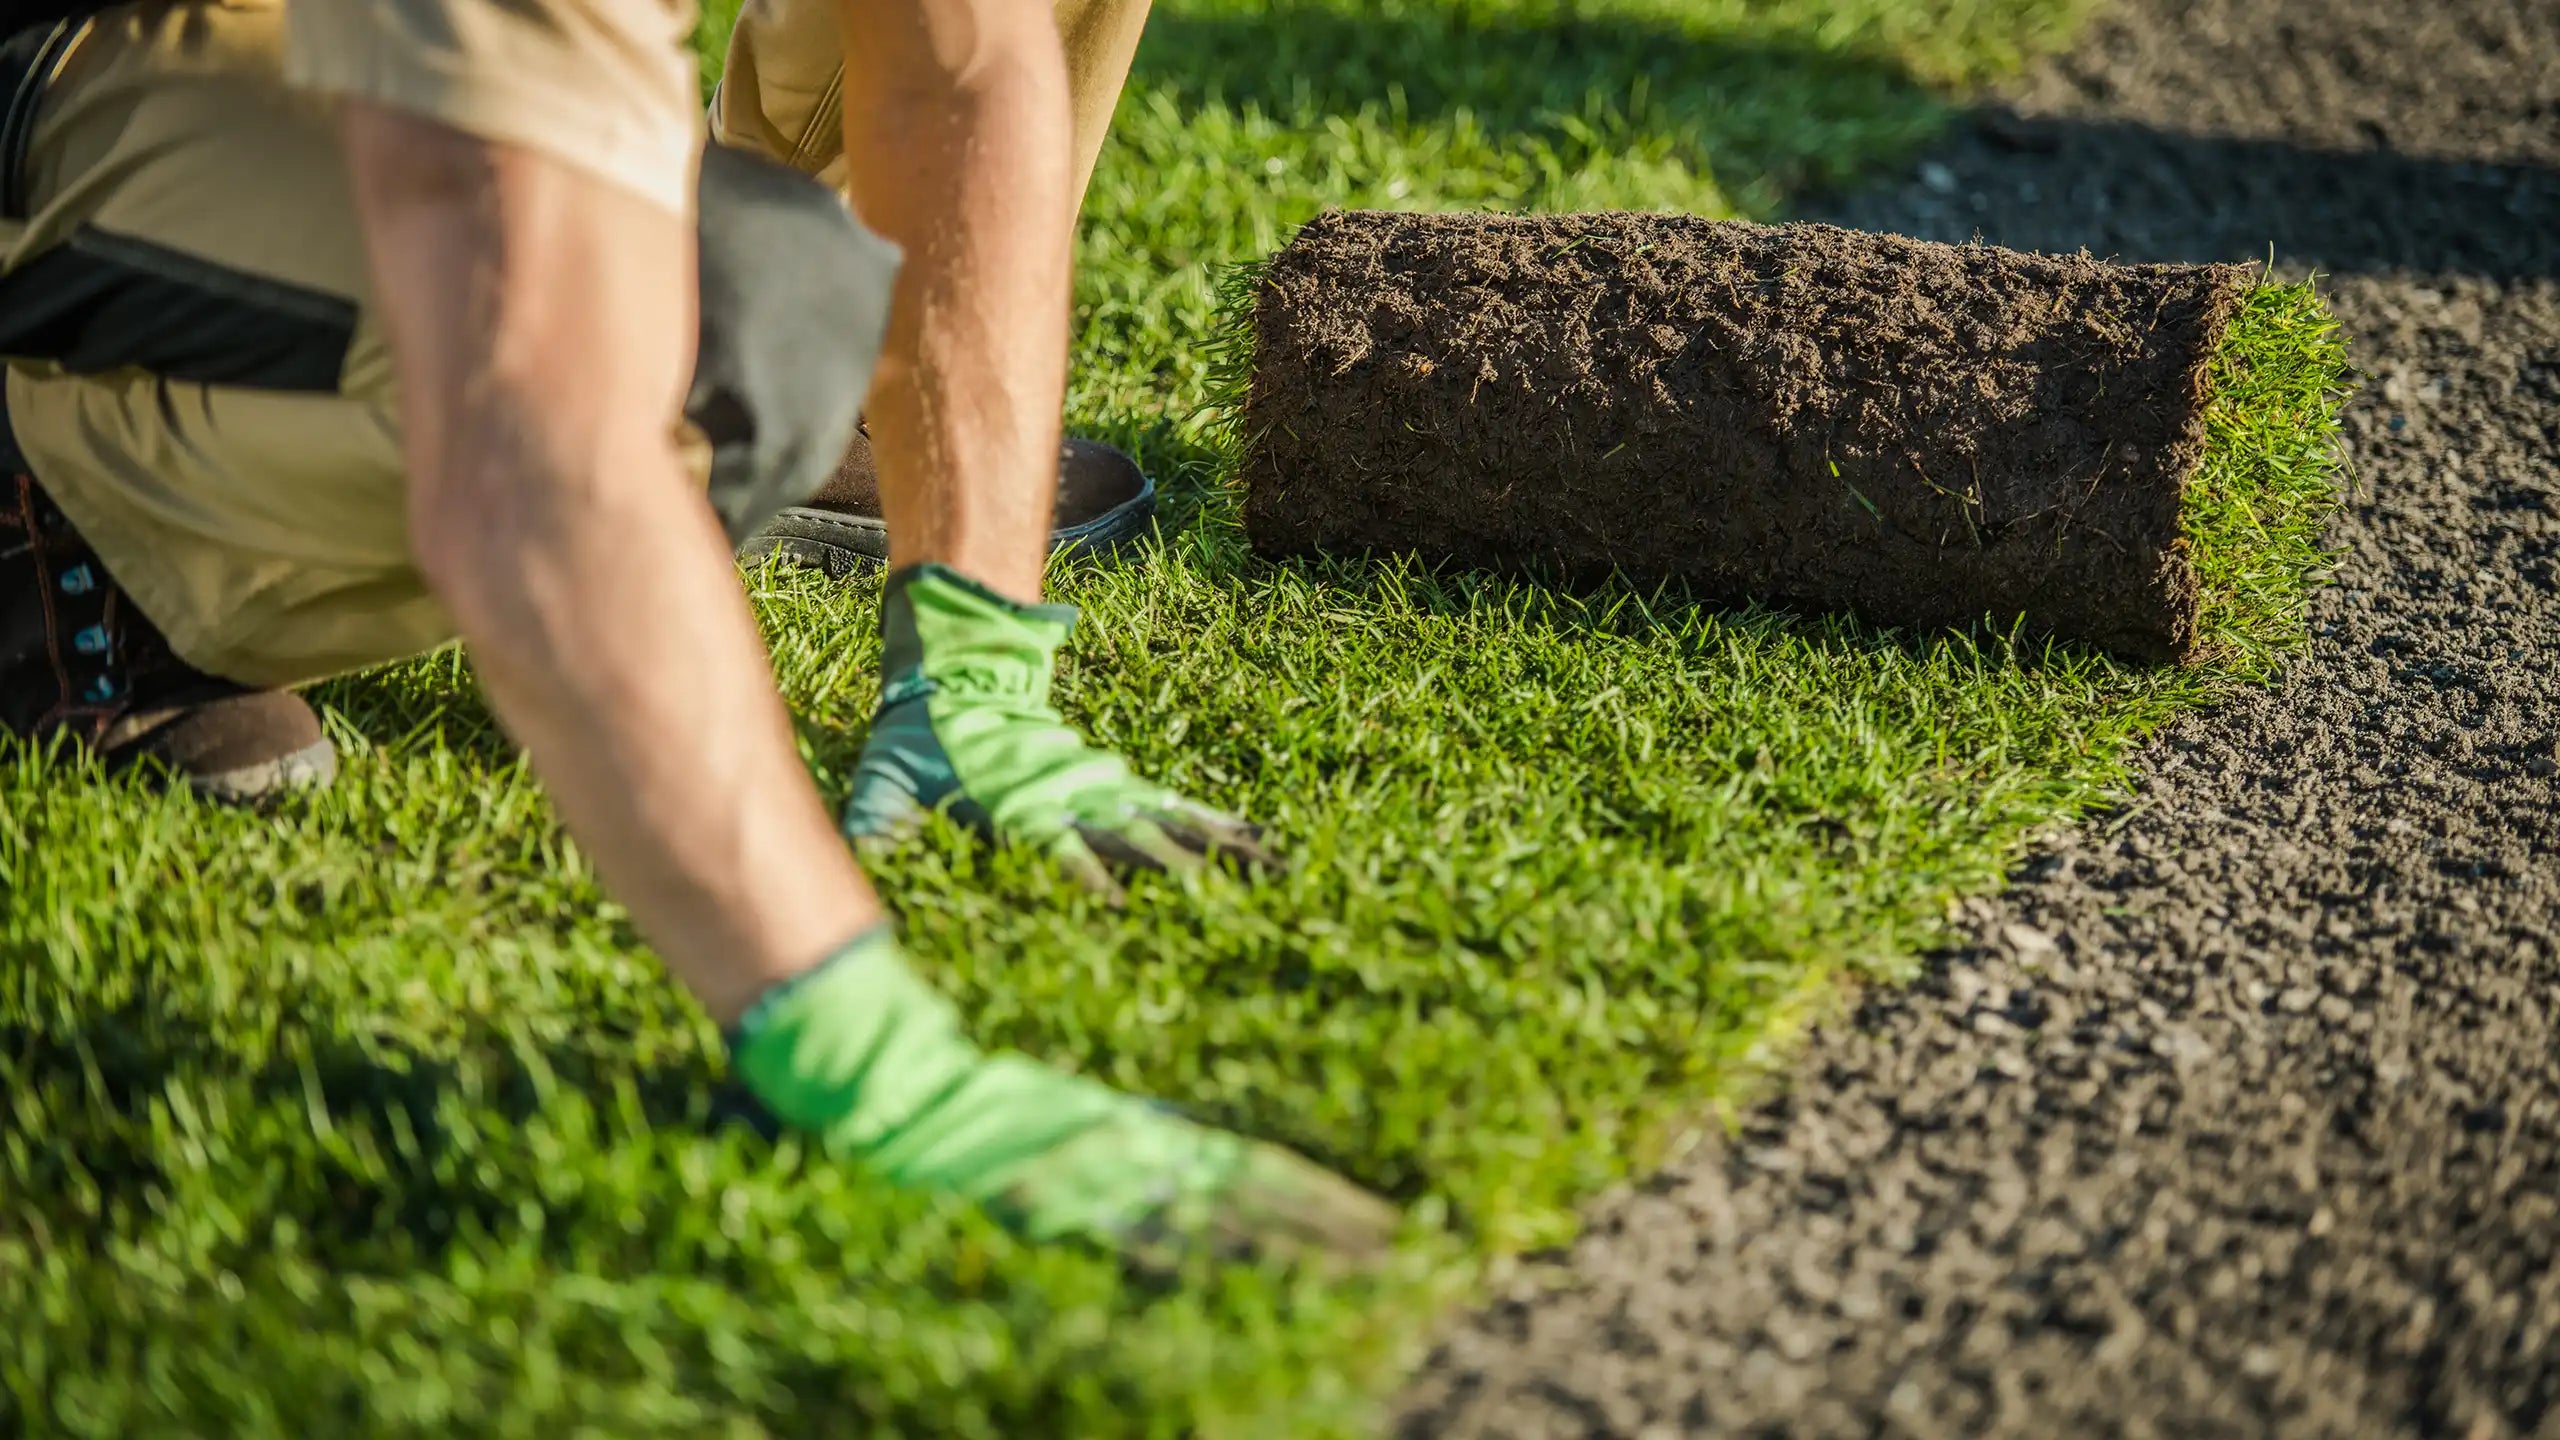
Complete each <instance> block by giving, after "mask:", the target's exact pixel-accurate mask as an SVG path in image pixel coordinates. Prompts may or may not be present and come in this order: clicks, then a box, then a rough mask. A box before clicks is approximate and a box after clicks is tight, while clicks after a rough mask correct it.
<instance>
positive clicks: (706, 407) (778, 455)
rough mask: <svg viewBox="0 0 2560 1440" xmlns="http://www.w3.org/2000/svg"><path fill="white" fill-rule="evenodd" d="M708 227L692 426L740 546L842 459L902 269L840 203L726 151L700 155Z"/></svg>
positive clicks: (813, 185) (688, 409)
mask: <svg viewBox="0 0 2560 1440" xmlns="http://www.w3.org/2000/svg"><path fill="white" fill-rule="evenodd" d="M701 215H702V221H701V225H702V230H701V247H702V259H701V271H702V341H701V348H700V352H699V354H698V357H697V359H696V361H695V366H694V378H693V388H692V391H691V393H690V394H689V395H688V396H687V397H686V401H685V416H686V418H687V419H689V420H691V421H692V422H693V424H694V425H695V427H696V428H698V429H699V430H700V431H701V432H702V434H703V437H704V438H705V439H706V440H707V441H708V442H709V444H710V447H711V503H712V506H713V508H714V509H716V510H717V511H718V512H719V514H720V519H721V522H722V523H723V524H724V525H726V526H727V527H728V530H729V536H730V538H731V539H732V540H743V539H745V538H746V536H748V535H749V534H751V533H753V532H754V531H755V530H756V528H757V527H759V526H761V525H762V524H763V523H764V522H765V521H767V520H769V519H771V518H772V517H773V515H774V514H775V513H776V512H777V511H779V510H780V509H781V508H782V507H783V506H786V505H795V504H798V503H800V502H801V501H803V500H806V499H807V498H808V497H809V496H811V495H813V494H815V493H816V492H817V490H818V488H819V486H820V485H822V484H824V483H825V481H826V478H827V476H828V475H829V474H830V473H831V472H832V471H833V470H834V469H835V466H836V464H837V462H838V461H839V460H840V459H841V458H842V456H843V453H844V448H845V446H846V444H847V443H848V442H849V441H850V440H851V439H852V438H853V430H854V425H855V423H856V422H857V421H858V420H859V418H860V415H861V410H862V400H863V395H864V393H865V392H866V391H867V390H869V389H870V386H871V372H872V370H873V368H874V367H875V366H876V365H877V364H878V362H879V358H880V347H881V344H882V341H883V339H884V338H885V337H886V335H887V333H888V325H889V301H890V292H891V289H892V287H893V285H894V284H895V282H896V280H897V273H898V259H899V257H898V251H897V248H896V247H895V246H893V245H891V244H890V243H889V242H888V241H886V240H883V239H881V238H880V237H879V236H877V235H874V234H872V233H871V232H870V231H868V230H866V229H864V228H863V227H862V225H861V224H860V223H859V222H858V221H856V220H855V219H854V218H853V216H852V215H851V214H850V213H849V212H848V211H847V210H846V209H845V207H844V203H843V202H842V201H841V200H839V199H837V198H836V195H835V193H834V192H833V191H831V190H829V189H827V188H826V187H825V186H823V185H821V184H819V183H818V182H816V181H814V180H811V179H809V178H808V177H807V176H804V175H802V174H800V173H799V172H797V171H794V170H791V169H789V168H787V167H785V166H781V165H777V164H774V163H773V162H771V161H768V160H765V159H763V158H761V157H758V156H755V155H750V154H748V153H746V152H745V151H742V150H735V149H730V148H728V147H724V146H718V145H715V146H712V147H711V148H710V150H709V151H708V152H707V153H706V154H705V155H704V157H703V164H702V185H701Z"/></svg>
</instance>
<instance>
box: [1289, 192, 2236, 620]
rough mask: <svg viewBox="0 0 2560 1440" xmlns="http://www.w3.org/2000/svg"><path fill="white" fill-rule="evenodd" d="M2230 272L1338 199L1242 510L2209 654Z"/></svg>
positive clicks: (1840, 603) (1826, 233)
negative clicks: (2216, 367)
mask: <svg viewBox="0 0 2560 1440" xmlns="http://www.w3.org/2000/svg"><path fill="white" fill-rule="evenodd" d="M2249 279H2250V277H2249V273H2248V272H2247V271H2246V270H2245V269H2243V268H2242V267H2239V266H2233V265H2175V266H2170V265H2144V266H2124V265H2103V264H2099V263H2097V262H2095V261H2092V260H2089V259H2086V258H2085V257H2073V258H2068V259H2058V258H2053V257H2049V256H2039V255H2029V254H2022V253H2019V252H2017V251H2014V250H2004V249H2000V248H1997V247H1994V246H1988V245H1965V246H1955V245H1938V244H1930V243H1926V242H1921V241H1914V240H1908V239H1904V238H1901V237H1898V236H1891V235H1878V234H1873V233H1868V232H1862V231H1856V230H1844V229H1840V228H1838V227H1835V226H1828V225H1784V226H1759V225H1746V224H1741V223H1737V222H1730V221H1711V220H1699V219H1692V218H1688V217H1684V216H1658V215H1564V216H1538V217H1508V216H1488V215H1402V214H1378V213H1352V214H1334V215H1327V216H1325V217H1323V218H1321V219H1319V220H1317V221H1315V222H1314V223H1313V224H1310V225H1309V226H1307V227H1306V229H1305V230H1304V231H1303V232H1302V233H1300V234H1299V236H1298V237H1297V239H1296V240H1295V241H1293V242H1292V243H1291V244H1290V245H1289V247H1288V248H1287V249H1285V250H1283V251H1281V252H1280V253H1279V255H1277V256H1276V257H1274V258H1273V260H1272V262H1271V265H1270V268H1269V270H1268V271H1267V272H1266V273H1265V274H1264V276H1263V279H1262V283H1261V285H1260V287H1259V289H1258V291H1257V296H1258V303H1257V305H1256V306H1255V309H1254V322H1255V330H1256V333H1257V334H1258V335H1259V337H1260V344H1259V346H1258V349H1257V352H1256V363H1255V367H1254V376H1253V386H1252V392H1251V396H1250V400H1249V403H1248V405H1247V408H1246V411H1245V416H1244V431H1245V434H1246V435H1247V436H1248V437H1249V438H1248V441H1247V447H1246V450H1245V458H1244V464H1243V467H1242V475H1243V478H1244V481H1245V483H1246V485H1247V487H1248V488H1247V500H1246V506H1245V521H1246V525H1247V528H1248V530H1249V531H1250V532H1251V534H1252V536H1253V541H1254V544H1255V546H1256V547H1257V548H1260V549H1262V550H1263V551H1265V552H1266V553H1272V554H1279V555H1310V554H1328V553H1342V552H1351V551H1362V550H1381V551H1418V552H1420V553H1421V554H1423V555H1425V556H1426V557H1428V558H1430V559H1432V560H1434V561H1453V562H1455V563H1457V564H1459V565H1463V566H1470V567H1490V568H1506V567H1510V568H1516V567H1519V566H1522V565H1554V566H1558V567H1561V568H1562V569H1563V570H1564V571H1566V572H1568V573H1573V574H1579V575H1583V576H1592V577H1596V576H1605V575H1607V574H1608V573H1609V572H1610V571H1612V570H1613V569H1614V570H1620V571H1624V572H1626V573H1627V574H1629V575H1631V576H1633V577H1635V578H1636V579H1638V580H1639V581H1659V580H1680V581H1685V582H1687V584H1688V587H1689V589H1690V592H1691V593H1692V594H1695V595H1698V596H1699V597H1701V598H1704V599H1709V600H1717V601H1724V602H1727V603H1733V604H1746V603H1749V602H1752V601H1778V602H1789V603H1793V604H1797V605H1801V606H1804V607H1807V608H1811V609H1817V610H1849V611H1853V612H1856V613H1858V614H1861V615H1863V616H1866V617H1867V618H1869V619H1870V620H1873V621H1875V622H1877V623H1881V624H1887V625H1916V626H1927V627H1938V626H1963V625H1967V624H1971V623H1974V622H1977V621H1986V620H1987V621H1988V622H1989V623H1990V625H1991V626H1992V628H1994V629H1995V630H2005V629H2007V628H2008V627H2009V625H2010V623H2011V622H2012V621H2013V620H2014V619H2016V618H2017V617H2020V616H2023V617H2025V619H2026V621H2027V622H2028V624H2029V626H2030V627H2031V628H2032V629H2034V630H2037V631H2042V632H2044V633H2049V634H2055V635H2059V636H2061V637H2064V638H2067V639H2075V640H2085V641H2089V642H2091V643H2094V644H2096V645H2099V646H2101V647H2102V648H2105V649H2108V650H2112V651H2115V652H2117V653H2119V654H2123V655H2126V656H2128V657H2131V658H2134V659H2138V660H2145V661H2175V660H2181V659H2185V658H2188V656H2189V654H2190V651H2191V650H2192V649H2193V648H2194V644H2195V641H2196V639H2197V631H2198V627H2197V618H2198V598H2199V597H2198V591H2197V585H2196V578H2195V573H2194V569H2193V567H2192V566H2191V565H2189V564H2188V563H2187V560H2186V556H2185V540H2184V537H2183V535H2182V533H2181V531H2182V529H2183V526H2182V523H2181V511H2180V499H2181V496H2182V494H2183V491H2184V487H2185V485H2186V483H2187V480H2188V477H2189V476H2190V475H2192V474H2193V473H2194V471H2195V469H2196V464H2197V461H2198V460H2199V458H2201V456H2202V453H2203V450H2204V412H2205V408H2206V405H2207V402H2208V398H2209V397H2208V394H2207V390H2206V385H2205V374H2206V370H2207V368H2208V366H2209V365H2210V364H2211V362H2212V360H2213V358H2214V356H2215V353H2216V351H2217V349H2218V347H2219V346H2220V344H2221V342H2222V339H2223V335H2224V333H2225V331H2226V329H2227V327H2228V326H2229V324H2230V321H2231V317H2232V315H2233V313H2234V311H2235V310H2236V309H2237V308H2238V306H2239V301H2240V296H2241V294H2242V293H2243V291H2244V290H2245V288H2246V287H2247V285H2248V283H2249Z"/></svg>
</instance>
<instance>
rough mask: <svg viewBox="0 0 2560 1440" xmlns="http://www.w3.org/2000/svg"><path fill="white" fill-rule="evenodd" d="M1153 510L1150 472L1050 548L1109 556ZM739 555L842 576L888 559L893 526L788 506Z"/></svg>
mask: <svg viewBox="0 0 2560 1440" xmlns="http://www.w3.org/2000/svg"><path fill="white" fill-rule="evenodd" d="M1155 516H1156V482H1155V481H1154V479H1153V478H1148V479H1146V480H1145V481H1144V483H1143V484H1142V485H1141V486H1140V488H1139V490H1138V493H1137V494H1135V495H1132V496H1130V497H1129V498H1128V499H1126V500H1123V501H1121V502H1120V503H1119V504H1117V505H1114V506H1112V507H1111V508H1110V509H1108V510H1105V511H1103V512H1102V513H1101V514H1099V515H1096V516H1094V517H1093V518H1092V519H1090V520H1087V521H1085V522H1083V523H1082V524H1079V525H1069V526H1066V527H1064V528H1062V529H1058V530H1053V531H1051V532H1049V553H1050V554H1052V555H1056V554H1062V553H1066V552H1070V551H1072V552H1073V553H1075V554H1076V555H1078V556H1081V557H1084V558H1087V559H1097V560H1100V559H1109V558H1110V557H1111V556H1113V555H1114V554H1116V553H1118V552H1119V551H1121V550H1123V549H1126V548H1127V547H1128V546H1130V545H1132V544H1134V543H1135V542H1137V541H1139V540H1141V539H1144V538H1145V537H1146V534H1147V530H1148V528H1149V526H1150V525H1152V524H1153V522H1154V520H1155ZM738 558H739V559H740V560H743V561H746V562H748V563H750V564H760V563H762V562H763V561H765V560H766V559H769V558H770V559H777V560H782V561H786V562H789V563H791V564H795V565H805V566H807V567H808V568H810V569H812V570H823V571H825V572H826V573H827V577H828V578H829V579H833V580H841V579H844V578H845V577H846V576H848V575H853V574H858V573H860V572H861V571H864V570H870V569H877V568H880V567H882V566H885V565H887V564H888V563H889V527H888V525H887V523H886V522H884V521H882V520H880V519H879V518H878V517H876V516H871V515H849V514H847V513H845V512H844V511H841V510H820V509H815V508H813V507H810V506H806V505H791V506H786V507H784V509H783V511H782V513H781V514H779V515H776V516H775V517H774V518H773V519H772V520H771V521H769V522H767V523H766V525H765V527H764V528H763V529H761V530H759V531H757V532H756V533H755V534H753V535H750V536H748V537H747V543H746V544H744V545H741V546H739V547H738Z"/></svg>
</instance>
